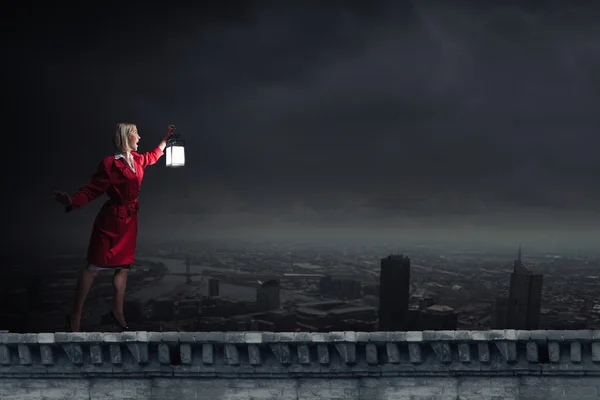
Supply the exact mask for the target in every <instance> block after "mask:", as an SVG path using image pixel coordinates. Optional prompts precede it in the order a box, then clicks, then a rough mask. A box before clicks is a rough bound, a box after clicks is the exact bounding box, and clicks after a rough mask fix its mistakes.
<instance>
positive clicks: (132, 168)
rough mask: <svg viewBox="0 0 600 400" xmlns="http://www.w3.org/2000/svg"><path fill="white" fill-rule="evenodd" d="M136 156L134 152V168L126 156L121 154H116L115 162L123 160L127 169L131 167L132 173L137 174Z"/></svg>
mask: <svg viewBox="0 0 600 400" xmlns="http://www.w3.org/2000/svg"><path fill="white" fill-rule="evenodd" d="M135 158H136V157H135V154H134V153H133V152H132V153H131V159H132V161H133V167H132V166H131V165H129V163H128V162H127V160H126V158H125V154H123V153H120V152H116V153H115V160H123V164H125V166H126V167H129V169H130V170H131V172H133V173H134V174H135V167H136V159H135Z"/></svg>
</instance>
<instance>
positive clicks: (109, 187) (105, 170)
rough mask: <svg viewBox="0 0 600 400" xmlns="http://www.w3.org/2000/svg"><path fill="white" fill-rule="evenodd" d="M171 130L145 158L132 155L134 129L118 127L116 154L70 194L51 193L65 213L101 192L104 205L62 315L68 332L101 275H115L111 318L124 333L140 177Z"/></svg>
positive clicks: (135, 138) (160, 152)
mask: <svg viewBox="0 0 600 400" xmlns="http://www.w3.org/2000/svg"><path fill="white" fill-rule="evenodd" d="M174 131H175V126H173V125H169V127H168V128H167V134H166V136H165V137H164V138H163V140H162V141H161V142H160V143H159V144H158V146H157V147H156V148H155V149H154V150H152V151H150V152H147V153H136V151H137V148H138V142H139V140H140V136H139V134H138V130H137V127H136V126H135V125H134V124H125V123H121V124H117V129H116V131H115V134H114V137H113V144H114V145H115V147H116V149H117V152H116V153H115V154H114V155H112V156H108V157H106V158H104V160H103V161H102V162H101V163H100V165H99V166H98V170H97V171H96V173H95V174H94V175H93V176H92V180H91V182H90V183H88V184H87V185H85V186H84V187H82V188H81V189H79V191H78V192H77V193H75V194H74V195H72V196H71V195H69V194H67V193H65V192H60V191H55V192H54V198H55V199H56V200H57V201H58V202H59V203H61V204H62V205H64V206H65V207H66V211H67V212H70V211H72V210H75V209H77V208H80V207H83V206H84V205H86V204H87V203H89V202H90V201H92V200H94V199H96V198H98V197H100V196H102V194H104V193H106V194H107V195H108V200H107V201H106V203H104V205H103V206H102V209H101V210H100V212H99V213H98V215H97V216H96V220H95V221H94V227H93V229H92V235H91V238H90V243H89V247H88V253H87V261H88V266H87V268H85V269H83V270H82V271H81V275H80V277H79V279H78V281H77V293H76V296H75V304H74V305H73V309H72V311H71V313H70V314H68V315H67V318H66V319H67V321H66V322H67V327H68V328H69V329H70V330H71V331H72V332H78V331H79V326H80V323H81V314H82V312H83V303H84V301H85V298H86V297H87V294H88V292H89V290H90V287H91V286H92V283H93V282H94V279H95V278H96V276H97V275H98V272H99V271H101V270H112V271H114V277H113V287H114V291H115V292H114V301H113V308H112V312H111V314H110V315H111V316H112V319H113V320H114V321H115V323H117V324H118V325H119V326H120V327H121V329H122V330H127V329H129V327H128V326H127V322H126V321H125V316H124V315H123V299H124V297H125V286H126V284H127V273H128V272H129V267H130V266H131V264H133V261H134V253H135V247H136V240H137V227H138V217H137V212H138V209H139V206H138V194H139V191H140V186H141V184H142V178H143V177H144V169H145V168H146V167H147V166H149V165H152V164H155V163H156V162H157V161H158V159H159V158H160V157H161V156H162V155H163V151H164V149H165V147H166V145H167V140H168V139H169V138H170V137H171V135H172V134H173V132H174Z"/></svg>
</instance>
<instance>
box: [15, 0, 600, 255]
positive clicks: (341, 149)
mask: <svg viewBox="0 0 600 400" xmlns="http://www.w3.org/2000/svg"><path fill="white" fill-rule="evenodd" d="M246 3H247V4H246V5H244V4H243V3H242V2H229V4H228V5H223V6H222V7H223V8H222V9H217V8H215V7H214V6H212V7H211V6H204V8H198V7H196V8H186V7H185V6H179V7H175V6H172V7H171V8H164V9H161V10H159V9H151V8H150V7H147V8H145V9H128V8H125V7H123V6H121V8H119V9H117V10H108V9H107V10H96V11H94V10H93V9H90V10H89V11H86V10H84V9H83V8H82V9H71V10H59V9H52V10H50V9H45V10H37V11H34V12H31V11H25V10H22V9H20V10H17V9H13V10H12V11H11V14H8V16H9V17H10V18H11V21H12V24H11V25H10V26H12V35H11V39H10V43H9V44H8V47H7V48H8V54H11V55H12V62H11V63H9V65H8V75H5V77H6V76H9V77H10V82H9V83H8V91H7V92H6V93H8V94H9V95H10V99H11V101H10V104H11V105H10V107H9V111H10V115H11V116H12V117H13V118H12V119H11V121H12V122H11V125H10V126H5V127H4V128H5V130H4V135H5V137H9V139H8V146H7V148H5V154H6V153H8V156H6V158H5V160H4V161H3V163H4V164H5V170H8V171H10V172H9V173H8V174H7V175H8V177H9V179H8V181H7V183H6V187H5V188H8V189H9V190H5V192H7V193H9V195H8V196H7V197H6V198H5V200H4V202H5V204H7V206H6V207H4V211H3V212H4V213H5V218H4V220H5V221H10V222H11V223H10V224H5V229H6V228H9V229H13V230H18V232H16V233H15V234H14V235H13V238H17V240H20V241H24V240H27V238H32V237H34V236H35V237H36V240H56V241H61V240H62V241H65V240H74V241H75V242H77V243H78V244H80V243H79V242H81V243H84V244H85V243H87V238H88V235H89V231H90V229H91V224H92V221H93V218H94V215H95V213H96V212H97V211H98V210H99V208H100V206H101V205H102V202H103V200H97V201H96V202H95V203H93V204H90V205H89V206H87V207H86V208H85V209H82V210H78V211H77V212H76V213H73V214H69V215H65V214H64V213H63V212H62V210H61V208H60V206H58V205H57V204H56V203H54V202H53V200H52V197H51V192H52V190H53V189H60V190H66V191H69V192H74V191H75V190H76V189H77V188H78V187H80V186H81V185H82V184H84V183H86V182H87V181H88V179H89V178H90V176H91V174H92V172H93V171H94V169H95V168H96V166H97V165H98V163H99V161H100V160H101V159H102V158H103V157H104V156H105V155H108V154H111V153H112V152H113V148H112V144H111V140H110V137H111V135H112V133H113V129H114V126H115V124H116V123H117V122H123V121H127V122H134V123H136V124H138V129H139V132H140V134H141V137H142V140H141V142H140V151H147V150H151V149H152V148H153V147H154V146H155V145H156V144H157V143H158V141H159V140H160V138H161V136H162V135H163V134H164V132H165V127H166V126H167V125H168V124H170V123H173V124H175V125H177V127H178V133H180V134H181V135H182V136H183V137H184V139H185V140H186V141H187V147H186V151H187V165H186V166H185V168H183V169H174V170H169V169H167V168H165V166H164V159H161V161H160V162H159V164H158V165H156V166H153V167H151V168H150V169H149V170H148V171H147V173H146V175H145V178H144V184H143V187H142V192H141V196H140V206H141V211H140V229H141V232H140V237H141V238H145V237H147V238H150V237H152V238H158V239H160V238H163V237H164V238H169V239H170V238H178V237H183V236H186V237H194V235H209V236H210V235H211V234H217V233H221V232H223V231H228V230H229V231H232V230H233V231H235V230H237V229H241V228H244V229H250V231H252V230H253V229H257V228H261V229H262V228H274V229H279V228H287V229H288V231H294V230H298V231H300V230H301V229H325V228H328V229H330V228H339V229H353V230H357V231H360V230H361V229H367V228H368V229H370V230H371V231H373V230H375V231H377V230H379V229H383V228H385V229H392V230H394V231H396V232H413V231H415V230H416V229H421V230H423V229H425V230H427V229H432V230H435V229H440V228H443V229H449V230H451V231H452V230H456V231H457V232H458V231H465V230H471V231H473V232H480V231H495V230H504V231H519V232H539V231H544V230H545V231H546V235H550V236H553V235H564V234H565V232H567V233H570V234H575V233H579V234H582V235H587V234H589V232H590V231H594V230H597V228H598V227H599V226H600V217H599V215H600V185H599V184H598V182H599V180H600V164H599V156H598V155H599V152H600V136H599V133H598V126H599V122H600V113H599V112H598V107H599V105H600V25H599V24H598V21H600V7H596V8H591V6H589V5H588V6H582V5H580V6H578V7H576V6H572V7H571V8H569V7H568V6H566V3H567V2H563V1H555V2H550V1H548V2H543V1H537V2H530V3H531V4H534V6H529V7H528V8H525V7H522V6H521V7H519V6H517V4H519V3H524V2H518V1H514V2H513V1H503V2H502V1H495V2H492V1H487V2H486V1H472V2H469V1H453V2H444V1H437V2H436V1H426V0H423V1H421V0H419V1H413V2H403V1H381V2H372V3H374V4H375V5H370V6H365V5H364V2H360V1H348V2H341V1H338V2H334V1H331V2H314V4H315V5H307V4H306V3H309V2H305V1H302V2H300V1H299V2H293V1H289V2H271V3H266V2H260V1H255V2H246ZM250 3H252V5H249V4H250ZM276 3H280V5H273V4H276ZM284 3H285V5H283V4H284ZM324 3H327V4H328V5H324ZM342 3H345V4H346V5H344V6H342V5H341V4H342ZM450 3H452V6H450ZM311 4H312V3H311ZM473 4H477V7H475V6H473ZM589 4H592V2H589ZM46 7H48V6H46ZM86 7H87V6H86ZM13 127H16V131H15V130H14V129H13ZM33 231H35V233H34V232H33ZM244 232H247V231H244ZM526 240H527V238H526V237H525V238H520V239H519V241H526Z"/></svg>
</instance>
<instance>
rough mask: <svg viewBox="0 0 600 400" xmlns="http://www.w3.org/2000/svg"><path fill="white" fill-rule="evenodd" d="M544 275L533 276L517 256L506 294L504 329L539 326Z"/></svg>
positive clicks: (535, 327)
mask: <svg viewBox="0 0 600 400" xmlns="http://www.w3.org/2000/svg"><path fill="white" fill-rule="evenodd" d="M543 283H544V275H542V274H534V273H533V272H532V271H531V270H530V269H529V268H528V267H527V266H526V265H525V264H524V263H523V261H522V260H521V247H520V246H519V255H518V257H517V259H516V260H515V261H514V263H513V272H512V273H511V274H510V289H509V293H508V315H507V318H506V329H527V330H532V329H533V330H535V329H538V328H539V325H540V310H541V307H542V286H543Z"/></svg>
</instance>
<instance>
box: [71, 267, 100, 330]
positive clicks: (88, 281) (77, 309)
mask: <svg viewBox="0 0 600 400" xmlns="http://www.w3.org/2000/svg"><path fill="white" fill-rule="evenodd" d="M96 276H98V271H94V270H90V269H87V268H85V269H83V270H82V271H81V275H79V278H78V279H77V290H76V292H75V303H74V304H73V309H72V310H71V314H70V317H71V329H72V330H73V332H79V327H80V325H81V315H82V314H83V303H85V299H86V297H87V295H88V292H89V291H90V287H92V283H94V279H96Z"/></svg>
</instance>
